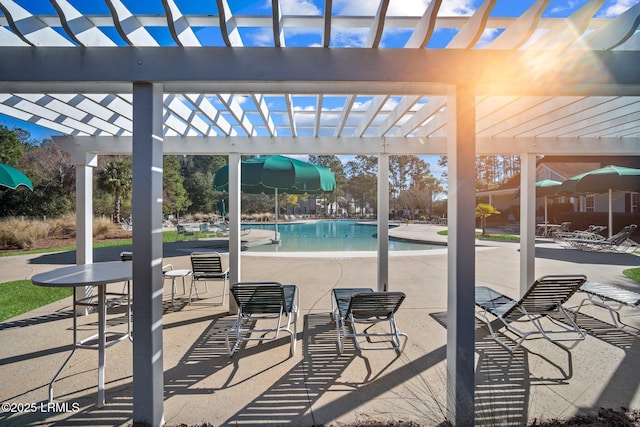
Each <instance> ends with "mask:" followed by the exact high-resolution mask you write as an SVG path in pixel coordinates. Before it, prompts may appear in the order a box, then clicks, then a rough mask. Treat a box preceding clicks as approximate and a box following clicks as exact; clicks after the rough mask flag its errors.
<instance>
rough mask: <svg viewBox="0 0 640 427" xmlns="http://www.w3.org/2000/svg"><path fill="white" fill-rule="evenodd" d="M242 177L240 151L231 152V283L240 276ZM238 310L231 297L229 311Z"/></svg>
mask: <svg viewBox="0 0 640 427" xmlns="http://www.w3.org/2000/svg"><path fill="white" fill-rule="evenodd" d="M240 179H241V163H240V154H239V153H229V283H236V282H239V281H240V280H241V278H240V276H241V275H240V209H241V203H240V199H241V197H240ZM237 312H238V306H237V305H236V303H235V301H233V298H231V297H229V313H231V314H235V313H237Z"/></svg>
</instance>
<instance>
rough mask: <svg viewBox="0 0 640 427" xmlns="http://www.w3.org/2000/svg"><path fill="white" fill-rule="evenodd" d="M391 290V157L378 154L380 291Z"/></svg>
mask: <svg viewBox="0 0 640 427" xmlns="http://www.w3.org/2000/svg"><path fill="white" fill-rule="evenodd" d="M388 288H389V155H388V154H386V153H380V154H378V290H379V291H386V290H388Z"/></svg>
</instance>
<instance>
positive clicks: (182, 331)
mask: <svg viewBox="0 0 640 427" xmlns="http://www.w3.org/2000/svg"><path fill="white" fill-rule="evenodd" d="M439 229H441V228H439V227H437V226H428V225H420V226H416V225H408V226H402V227H400V228H399V229H397V230H398V232H400V233H403V236H404V235H413V236H423V237H422V238H424V239H427V240H428V239H429V238H431V239H436V238H440V239H441V237H440V236H437V235H436V234H435V233H436V231H438V230H439ZM476 243H477V250H476V278H477V283H478V284H485V285H490V286H492V287H493V288H494V289H496V290H498V291H501V292H503V293H505V294H508V295H511V296H517V294H518V287H519V284H518V274H519V252H518V250H519V245H518V244H517V243H493V242H482V241H477V242H476ZM209 244H210V243H208V242H206V241H198V242H186V243H181V242H179V243H177V244H168V245H165V262H171V263H172V264H173V265H174V267H175V268H189V258H188V253H189V250H190V249H202V246H207V245H209ZM118 252H119V250H118V249H105V250H97V251H96V254H95V261H96V262H99V261H106V260H115V259H117V254H118ZM352 255H353V254H349V253H331V254H324V255H322V256H313V257H312V256H308V255H306V256H305V255H301V254H297V255H296V256H286V255H283V254H279V255H277V256H276V255H265V254H255V253H251V252H243V256H242V279H243V280H247V281H248V280H275V281H280V282H282V283H297V284H298V285H299V286H300V289H301V296H302V300H301V310H300V316H299V319H298V340H299V341H298V347H297V349H296V353H295V355H294V356H293V357H291V358H289V357H288V356H289V351H288V336H287V335H286V334H283V335H282V336H281V337H280V338H279V339H278V340H276V341H272V342H267V343H262V344H256V343H253V342H251V343H249V344H248V345H246V346H243V347H241V349H240V351H239V352H238V353H237V354H236V355H235V356H234V357H232V358H230V357H228V355H227V352H226V344H225V339H224V331H225V329H226V328H227V327H228V326H230V324H231V322H232V321H233V317H232V316H229V315H228V312H227V309H228V306H225V307H220V306H216V305H213V304H212V303H215V302H217V301H218V300H219V294H220V289H221V286H219V285H218V283H214V284H213V285H211V284H210V287H209V290H210V292H209V293H208V294H206V295H201V296H204V298H202V299H200V300H198V301H196V302H195V303H193V304H191V305H186V304H185V302H186V299H185V298H184V296H183V295H182V294H181V293H180V292H179V293H178V299H177V302H176V305H175V306H174V307H173V308H172V307H170V304H169V299H170V294H171V292H170V288H169V285H170V282H169V281H167V283H166V284H165V289H164V297H165V298H164V299H165V304H164V309H165V310H164V315H163V329H164V334H163V341H164V355H163V356H164V373H165V374H164V384H165V387H164V390H165V392H164V394H165V399H164V415H165V421H166V424H167V425H179V424H181V423H184V424H186V425H196V424H199V423H200V424H202V423H204V422H209V423H211V424H213V425H238V424H239V425H249V424H254V425H301V426H311V425H335V426H338V425H341V424H342V423H355V422H361V423H366V422H367V420H383V421H400V420H405V421H415V422H417V423H419V424H420V425H425V426H435V425H438V424H439V423H441V422H442V421H444V420H445V416H446V415H445V401H446V396H445V381H446V365H445V360H446V333H447V329H446V310H447V283H446V276H447V252H446V248H443V249H434V250H430V251H423V252H410V253H404V254H398V253H392V254H391V256H390V257H389V259H390V261H389V279H390V280H389V283H390V289H392V290H401V291H404V292H405V293H406V294H407V299H406V301H405V302H404V304H403V306H402V308H401V310H400V312H399V314H398V316H397V321H398V326H399V327H400V328H401V330H402V331H403V332H406V333H407V334H408V335H409V340H408V343H407V346H406V348H405V351H404V352H403V353H402V354H401V355H400V356H397V355H396V354H395V352H379V351H378V352H365V353H360V352H358V351H356V350H355V347H354V346H353V344H352V343H349V342H347V345H346V349H345V351H344V352H343V354H342V355H340V354H338V352H337V347H336V339H335V327H334V324H333V322H332V321H331V318H330V315H329V311H330V291H331V289H332V288H333V287H363V286H366V287H375V283H376V259H375V256H363V255H362V254H358V256H352ZM223 256H224V257H225V258H226V256H227V255H226V254H224V255H223ZM72 263H74V254H73V253H53V254H40V255H29V256H27V255H25V256H17V257H7V258H0V265H1V268H0V282H4V281H8V280H15V279H20V278H29V277H31V276H32V275H33V274H35V273H37V272H40V271H47V270H50V269H53V268H56V267H60V266H63V265H67V264H72ZM638 266H640V257H638V256H636V255H632V254H603V253H589V252H581V251H577V250H572V249H563V248H561V247H559V246H558V245H557V244H555V243H553V242H552V241H551V240H547V239H540V240H539V241H538V242H537V243H536V277H538V276H541V275H545V274H570V273H581V274H586V275H587V276H588V278H589V279H590V280H594V281H601V282H604V283H610V284H615V285H618V286H622V287H626V288H628V289H635V290H640V286H639V285H638V284H637V283H635V282H633V281H631V280H630V279H627V278H626V277H625V276H623V275H622V270H624V269H626V268H630V267H638ZM112 286H119V285H117V284H115V285H112ZM179 290H181V286H179ZM579 301H580V298H579V295H577V296H575V297H573V298H572V299H571V300H570V302H569V304H568V306H569V307H572V306H576V305H577V304H578V303H579ZM70 306H71V299H66V300H62V301H59V302H57V303H54V304H50V305H48V306H45V307H42V308H41V309H38V310H35V311H33V312H30V313H26V314H24V315H22V316H19V317H16V318H14V319H10V320H8V321H6V322H3V323H1V324H0V342H2V343H3V344H2V346H1V347H0V384H2V387H1V388H0V401H2V402H3V404H14V405H13V408H12V407H11V405H9V406H6V405H3V413H2V414H1V415H0V424H2V425H15V426H22V425H42V424H46V425H127V424H128V423H131V417H132V407H133V402H132V357H133V356H132V347H133V346H132V345H131V343H130V342H128V341H124V342H122V343H120V344H117V345H115V346H113V347H111V348H109V349H108V350H107V369H106V384H107V394H106V398H107V404H106V406H105V407H103V408H96V406H95V403H96V395H97V388H96V384H97V352H95V351H89V350H78V351H77V352H76V354H75V355H74V356H73V358H72V359H71V361H70V363H69V365H68V366H67V367H66V368H65V370H64V371H63V372H62V374H61V376H60V379H59V380H58V381H57V382H56V384H55V388H54V391H55V396H56V401H57V402H61V403H67V404H68V405H67V407H66V408H65V407H64V405H63V407H62V408H58V409H68V410H67V411H62V412H56V411H54V410H51V409H49V408H48V407H47V406H46V404H45V405H44V406H40V404H41V402H45V401H46V398H47V385H48V382H49V380H50V379H51V377H52V376H53V374H54V373H55V371H56V370H57V369H58V367H59V366H60V365H61V364H62V362H63V361H64V359H65V358H66V357H67V355H68V353H69V351H70V350H71V339H72V335H71V325H72V317H71V308H70ZM583 311H584V313H586V314H587V315H588V316H587V315H585V316H579V318H578V322H579V324H580V325H581V326H582V327H584V328H585V329H586V330H587V331H588V336H587V338H586V340H585V341H584V342H582V343H580V344H578V345H577V346H576V347H575V348H574V349H573V350H572V351H571V352H567V351H564V350H563V349H561V348H560V347H558V346H556V345H553V344H551V343H549V342H547V341H544V340H528V341H527V342H526V343H525V344H524V347H523V348H521V349H520V350H518V351H517V352H516V353H515V354H514V355H510V354H509V353H508V352H507V351H506V350H504V349H503V348H502V347H500V346H498V345H497V344H496V343H495V342H494V341H493V340H492V339H491V337H490V336H488V332H487V331H486V329H485V328H484V327H482V325H481V324H480V323H477V334H476V353H475V356H476V376H475V378H476V391H475V393H476V395H475V408H476V409H475V412H476V414H475V419H476V425H523V424H525V423H526V422H527V421H531V420H533V419H541V418H545V419H546V418H555V417H562V418H565V417H570V416H572V415H575V414H578V413H584V412H589V411H593V410H595V409H597V408H599V407H608V408H616V409H617V408H620V407H631V408H638V407H640V390H639V388H640V372H639V371H638V369H637V361H638V356H639V355H640V338H637V337H634V336H633V335H631V334H627V333H621V332H613V331H611V330H605V329H606V328H607V327H608V326H610V325H608V323H610V319H609V318H608V313H607V312H606V311H604V310H602V309H599V308H597V307H593V306H588V307H587V308H585V309H583ZM623 315H624V316H625V319H626V320H627V321H628V322H629V323H631V324H632V325H634V326H636V327H640V311H639V310H635V312H634V311H633V310H624V311H623ZM80 319H81V323H82V324H83V325H84V326H83V328H82V329H87V330H88V329H90V328H91V327H95V322H96V315H90V316H85V317H82V318H80ZM123 320H124V311H123V310H120V311H118V309H116V310H115V311H114V314H113V315H112V316H110V317H109V322H110V324H112V325H114V327H115V328H120V329H122V328H124V326H125V325H124V324H123ZM20 404H23V405H25V406H26V407H23V408H22V409H23V410H22V411H13V413H12V410H13V409H16V410H17V409H18V407H19V406H20ZM32 404H33V405H32ZM76 409H77V410H76Z"/></svg>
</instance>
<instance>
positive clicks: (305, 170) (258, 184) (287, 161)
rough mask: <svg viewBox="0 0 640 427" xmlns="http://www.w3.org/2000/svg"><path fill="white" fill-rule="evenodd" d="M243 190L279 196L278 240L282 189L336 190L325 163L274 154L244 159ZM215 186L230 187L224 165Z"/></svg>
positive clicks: (241, 186)
mask: <svg viewBox="0 0 640 427" xmlns="http://www.w3.org/2000/svg"><path fill="white" fill-rule="evenodd" d="M240 174H241V178H240V180H241V182H240V189H241V191H242V192H244V193H248V194H261V193H264V194H274V195H275V197H276V215H275V233H276V234H275V240H276V241H277V240H278V192H279V191H280V192H283V193H288V194H304V193H308V194H320V193H331V192H333V191H334V190H335V189H336V179H335V177H334V176H333V173H332V172H331V171H330V170H329V169H327V168H325V167H322V166H318V165H314V164H311V163H307V162H303V161H302V160H298V159H292V158H290V157H285V156H279V155H273V156H265V157H256V158H253V159H248V160H243V161H241V162H240ZM213 188H214V189H216V190H218V191H228V189H229V168H228V166H223V167H222V168H220V169H219V170H218V172H216V174H215V175H214V177H213Z"/></svg>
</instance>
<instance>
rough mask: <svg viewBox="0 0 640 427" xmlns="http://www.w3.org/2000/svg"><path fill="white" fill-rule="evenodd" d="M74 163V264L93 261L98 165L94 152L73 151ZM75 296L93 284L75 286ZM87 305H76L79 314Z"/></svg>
mask: <svg viewBox="0 0 640 427" xmlns="http://www.w3.org/2000/svg"><path fill="white" fill-rule="evenodd" d="M71 160H72V161H73V163H74V164H75V165H76V264H78V265H80V264H92V263H93V168H95V167H96V166H97V165H98V156H97V155H96V154H94V153H74V155H73V157H72V159H71ZM74 292H75V293H76V298H77V299H81V298H88V297H90V296H91V295H93V286H85V287H84V288H83V289H80V288H75V289H74ZM88 311H89V308H88V307H77V308H76V312H77V313H78V315H80V316H84V315H85V314H88Z"/></svg>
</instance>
